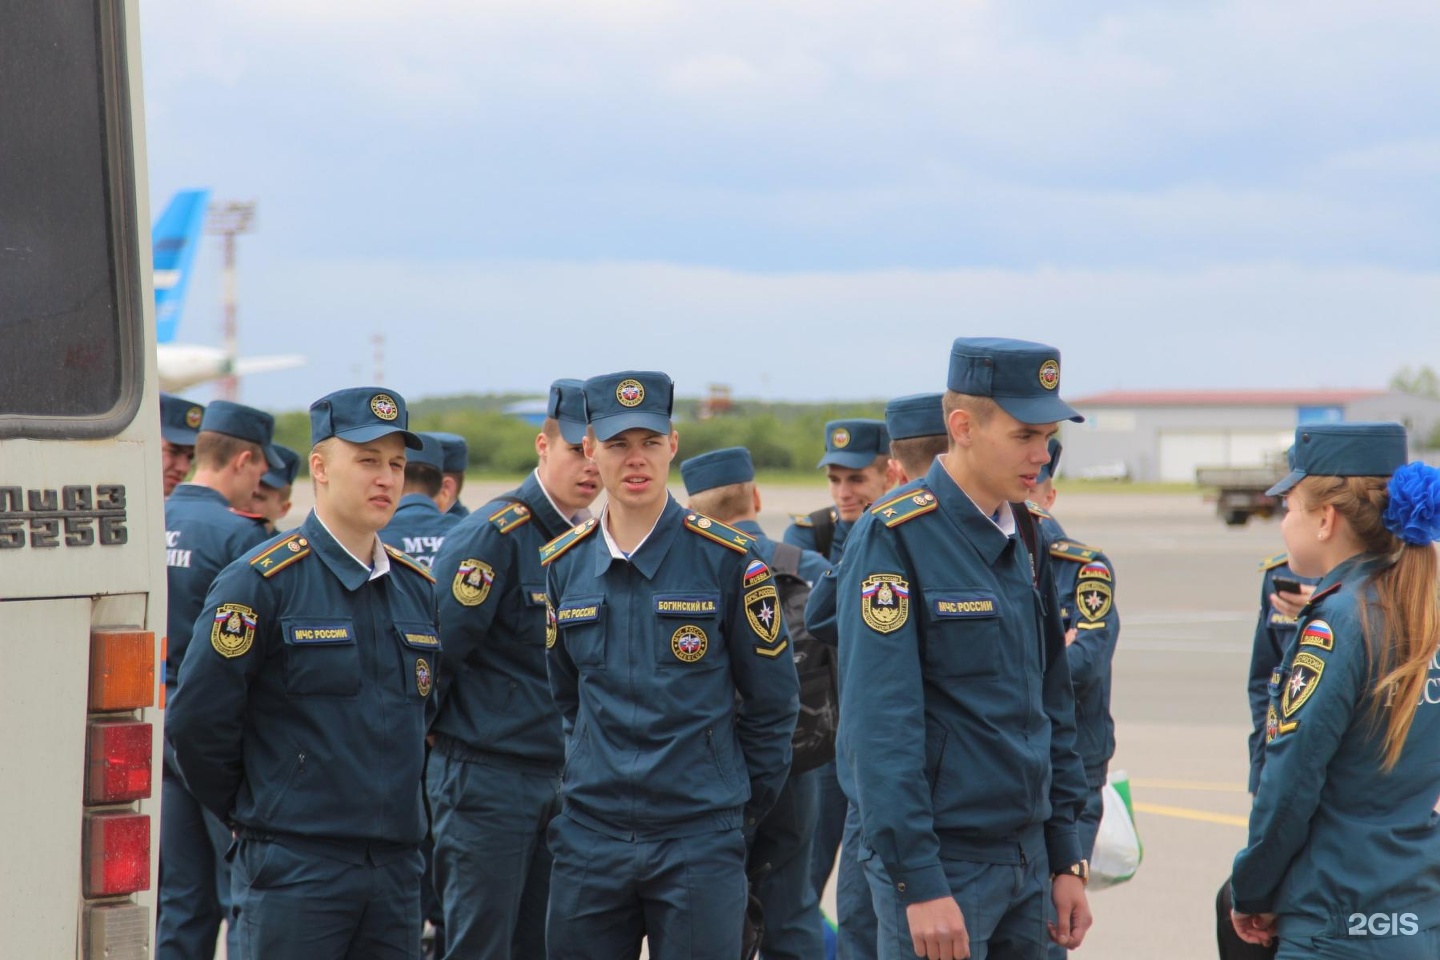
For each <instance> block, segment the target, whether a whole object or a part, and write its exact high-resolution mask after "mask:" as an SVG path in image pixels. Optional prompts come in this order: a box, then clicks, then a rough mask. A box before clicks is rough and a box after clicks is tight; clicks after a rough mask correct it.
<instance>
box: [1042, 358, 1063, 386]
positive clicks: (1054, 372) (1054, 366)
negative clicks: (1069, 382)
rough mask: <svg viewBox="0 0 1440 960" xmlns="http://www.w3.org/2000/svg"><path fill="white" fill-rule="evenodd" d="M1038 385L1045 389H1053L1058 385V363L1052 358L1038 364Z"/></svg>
mask: <svg viewBox="0 0 1440 960" xmlns="http://www.w3.org/2000/svg"><path fill="white" fill-rule="evenodd" d="M1040 386H1042V387H1044V388H1045V389H1046V390H1054V389H1055V388H1056V387H1058V386H1060V364H1059V363H1057V362H1056V361H1054V360H1046V361H1045V362H1044V363H1042V364H1040Z"/></svg>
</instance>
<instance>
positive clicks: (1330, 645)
mask: <svg viewBox="0 0 1440 960" xmlns="http://www.w3.org/2000/svg"><path fill="white" fill-rule="evenodd" d="M1292 622H1293V621H1292ZM1300 646H1302V647H1319V648H1320V649H1321V650H1334V649H1335V631H1333V630H1331V629H1330V624H1328V623H1326V622H1325V621H1324V620H1311V621H1310V622H1309V623H1307V624H1305V629H1304V630H1301V631H1300Z"/></svg>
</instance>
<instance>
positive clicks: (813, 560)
mask: <svg viewBox="0 0 1440 960" xmlns="http://www.w3.org/2000/svg"><path fill="white" fill-rule="evenodd" d="M735 529H736V530H739V531H740V532H741V533H748V534H750V536H751V537H753V538H754V539H755V552H756V553H758V554H760V559H761V560H764V561H765V562H766V563H769V562H770V561H771V560H773V559H774V558H775V541H774V540H771V539H770V538H769V537H767V536H765V531H764V530H762V529H760V524H759V523H758V522H757V521H755V520H741V521H739V522H738V523H736V524H735ZM787 542H788V541H787ZM797 546H798V544H797ZM829 569H830V561H828V560H826V559H825V558H824V557H822V556H820V554H818V553H816V552H815V551H814V550H810V549H807V548H805V547H801V548H800V579H801V580H804V581H805V582H806V583H808V584H810V588H811V590H812V592H813V590H814V588H815V585H816V584H817V583H819V582H820V578H821V577H823V576H825V574H826V573H827V572H828V571H829Z"/></svg>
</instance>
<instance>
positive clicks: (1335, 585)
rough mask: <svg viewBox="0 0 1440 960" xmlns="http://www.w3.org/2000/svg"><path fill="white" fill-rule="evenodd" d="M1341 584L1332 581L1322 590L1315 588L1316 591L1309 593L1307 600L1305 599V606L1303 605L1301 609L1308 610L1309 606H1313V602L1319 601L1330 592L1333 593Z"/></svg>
mask: <svg viewBox="0 0 1440 960" xmlns="http://www.w3.org/2000/svg"><path fill="white" fill-rule="evenodd" d="M1342 586H1343V584H1340V583H1332V584H1330V586H1328V587H1326V588H1325V589H1324V590H1317V591H1315V592H1314V593H1312V594H1310V599H1309V600H1307V601H1305V606H1304V608H1303V609H1305V610H1309V609H1310V608H1311V607H1313V606H1315V604H1317V603H1319V602H1320V601H1321V600H1324V599H1325V598H1326V597H1328V596H1330V594H1332V593H1334V592H1335V591H1336V590H1339V589H1340V588H1341V587H1342Z"/></svg>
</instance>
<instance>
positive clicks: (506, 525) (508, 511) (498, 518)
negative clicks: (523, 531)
mask: <svg viewBox="0 0 1440 960" xmlns="http://www.w3.org/2000/svg"><path fill="white" fill-rule="evenodd" d="M489 520H490V522H491V523H493V524H495V529H496V530H499V531H500V532H501V533H509V532H510V531H511V530H514V529H515V528H516V527H521V526H524V525H525V524H527V523H529V522H530V508H529V507H527V506H525V504H523V503H507V504H506V505H505V506H504V507H503V508H501V509H499V510H496V511H495V512H494V513H492V514H490V516H489Z"/></svg>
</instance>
